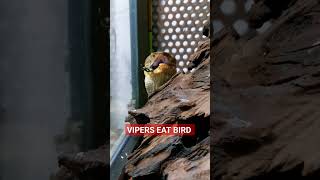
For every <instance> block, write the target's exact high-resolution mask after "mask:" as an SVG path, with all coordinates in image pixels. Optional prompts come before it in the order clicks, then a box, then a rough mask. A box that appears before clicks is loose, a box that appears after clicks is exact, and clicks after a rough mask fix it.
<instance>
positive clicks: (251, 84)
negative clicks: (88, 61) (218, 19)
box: [210, 0, 320, 180]
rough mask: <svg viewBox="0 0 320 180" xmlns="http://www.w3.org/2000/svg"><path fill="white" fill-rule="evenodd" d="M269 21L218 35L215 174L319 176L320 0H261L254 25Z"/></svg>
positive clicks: (233, 179)
mask: <svg viewBox="0 0 320 180" xmlns="http://www.w3.org/2000/svg"><path fill="white" fill-rule="evenodd" d="M271 6H272V7H277V8H272V7H271ZM270 19H273V24H272V26H271V27H270V28H269V29H268V30H267V31H266V32H264V33H262V34H256V35H255V36H254V37H252V36H251V37H236V36H235V35H234V34H233V33H232V32H231V31H228V30H227V28H226V29H224V30H222V31H221V32H219V33H216V34H214V35H213V36H214V37H213V39H212V40H213V41H212V43H211V58H212V64H211V69H212V70H213V74H214V77H213V84H212V90H213V94H214V103H213V106H212V109H211V110H212V112H213V114H214V116H211V129H210V130H211V131H210V132H211V138H210V139H211V140H210V141H211V173H212V179H217V180H219V179H222V180H224V179H228V180H229V179H230V180H238V179H239V180H242V179H259V180H260V179H290V178H298V179H312V178H315V179H319V178H320V163H319V159H320V143H318V142H319V138H320V111H319V107H320V106H319V105H320V3H319V0H285V1H279V0H278V1H276V0H256V4H254V6H253V7H252V8H251V11H250V12H249V13H248V20H249V23H250V27H255V28H257V27H260V26H261V25H262V24H263V23H264V22H265V21H267V20H270Z"/></svg>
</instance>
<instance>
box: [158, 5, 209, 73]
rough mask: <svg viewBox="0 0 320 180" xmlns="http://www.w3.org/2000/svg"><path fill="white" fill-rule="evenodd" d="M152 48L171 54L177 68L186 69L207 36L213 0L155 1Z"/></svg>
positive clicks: (179, 69)
mask: <svg viewBox="0 0 320 180" xmlns="http://www.w3.org/2000/svg"><path fill="white" fill-rule="evenodd" d="M152 5H153V6H152V7H153V11H152V17H153V19H152V20H153V21H152V22H153V25H152V34H153V42H152V46H153V49H154V50H156V51H165V52H169V53H171V54H172V55H173V56H174V57H175V58H176V60H177V71H184V72H187V71H188V69H187V63H186V62H187V60H188V58H189V56H190V55H191V54H192V53H193V52H194V51H196V47H197V46H198V43H199V42H200V41H203V40H204V39H205V38H207V37H205V36H203V35H202V30H203V26H204V24H205V23H206V22H207V21H209V18H210V0H153V1H152Z"/></svg>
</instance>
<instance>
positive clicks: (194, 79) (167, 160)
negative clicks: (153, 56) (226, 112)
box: [125, 40, 210, 180]
mask: <svg viewBox="0 0 320 180" xmlns="http://www.w3.org/2000/svg"><path fill="white" fill-rule="evenodd" d="M209 43H210V42H209V40H207V41H205V42H203V44H202V45H200V46H199V47H198V51H197V52H196V53H195V54H194V55H193V56H192V57H191V58H190V62H191V63H192V64H193V68H195V71H194V72H192V73H189V74H182V73H180V74H177V75H176V76H175V77H174V78H172V79H171V80H170V81H169V82H168V83H167V84H166V85H165V86H164V87H162V88H161V90H160V91H157V92H156V93H155V94H153V95H152V96H151V97H150V99H149V100H148V102H147V103H146V104H145V106H144V107H142V108H141V109H138V110H136V111H134V113H133V112H130V114H131V115H132V117H131V118H129V120H128V121H129V122H141V121H142V120H141V119H146V118H145V117H148V119H149V121H150V123H156V124H172V123H194V124H195V125H196V136H194V137H179V136H151V137H144V139H143V141H142V142H141V144H140V146H139V147H138V148H137V149H136V150H135V151H134V152H133V153H132V154H130V155H129V157H128V162H127V163H126V166H125V173H126V177H129V178H134V179H150V178H152V179H163V178H165V177H166V178H167V179H176V180H177V179H185V177H189V178H190V179H209V177H210V176H209V173H210V166H209V162H210V156H209V154H210V153H209V138H208V136H209V127H210V126H209V123H210V122H209V116H210V68H209V66H210V57H209V52H210V49H209V47H210V46H209ZM137 112H138V113H137ZM133 119H135V121H133ZM145 122H148V121H145ZM176 165H179V167H176ZM181 173H183V174H184V175H185V176H181Z"/></svg>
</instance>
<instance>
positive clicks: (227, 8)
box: [220, 0, 237, 15]
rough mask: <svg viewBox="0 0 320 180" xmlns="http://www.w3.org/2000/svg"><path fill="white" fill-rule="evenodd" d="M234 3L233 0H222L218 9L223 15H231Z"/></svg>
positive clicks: (234, 7)
mask: <svg viewBox="0 0 320 180" xmlns="http://www.w3.org/2000/svg"><path fill="white" fill-rule="evenodd" d="M236 8H237V7H236V3H235V2H234V0H224V1H223V2H222V3H221V5H220V10H221V11H222V13H223V14H225V15H232V14H234V13H235V11H236Z"/></svg>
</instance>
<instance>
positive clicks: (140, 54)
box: [130, 0, 150, 108]
mask: <svg viewBox="0 0 320 180" xmlns="http://www.w3.org/2000/svg"><path fill="white" fill-rule="evenodd" d="M148 22H149V19H148V3H147V1H141V0H130V29H131V64H132V65H131V70H132V98H133V100H134V101H135V107H136V108H139V107H142V106H143V105H144V104H145V102H146V101H147V99H148V95H147V92H146V90H145V87H144V75H143V71H142V67H143V64H144V60H145V59H146V57H147V56H148V55H149V54H150V45H149V44H150V41H149V29H148V26H147V25H148Z"/></svg>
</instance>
